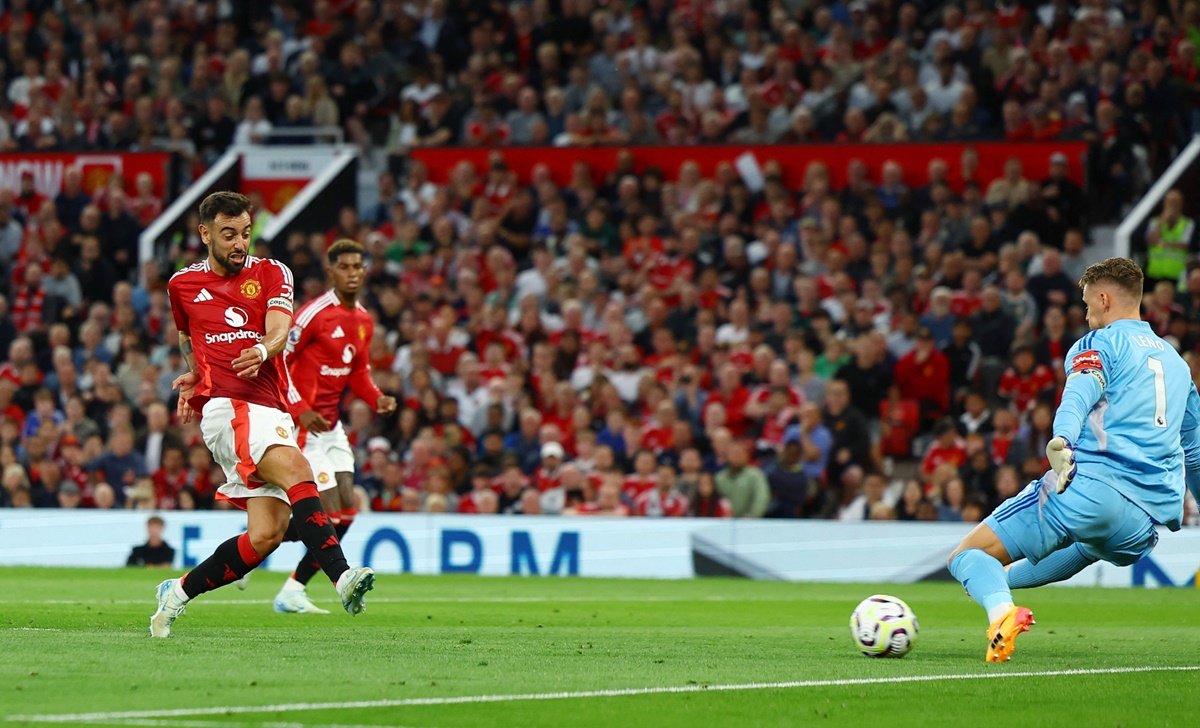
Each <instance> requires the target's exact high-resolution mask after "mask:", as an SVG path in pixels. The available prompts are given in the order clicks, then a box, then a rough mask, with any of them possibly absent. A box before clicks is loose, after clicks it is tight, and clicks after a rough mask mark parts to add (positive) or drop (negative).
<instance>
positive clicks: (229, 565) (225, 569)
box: [179, 533, 263, 599]
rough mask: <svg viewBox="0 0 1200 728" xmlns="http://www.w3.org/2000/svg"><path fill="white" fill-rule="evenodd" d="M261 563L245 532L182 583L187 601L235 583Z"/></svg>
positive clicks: (261, 560) (224, 545) (203, 563)
mask: <svg viewBox="0 0 1200 728" xmlns="http://www.w3.org/2000/svg"><path fill="white" fill-rule="evenodd" d="M262 562H263V557H262V556H260V555H259V554H258V552H257V551H255V550H254V546H253V545H251V543H250V535H249V534H246V533H243V534H242V535H241V536H234V537H233V538H231V539H229V540H228V541H225V542H224V543H222V544H221V545H220V546H218V547H217V550H216V551H213V553H212V556H209V557H208V558H207V559H205V560H204V561H202V562H201V563H200V565H199V566H197V567H196V568H194V569H192V570H191V571H189V572H188V573H187V574H185V575H184V576H183V578H182V579H180V580H179V581H180V584H182V587H181V588H182V591H183V593H184V594H185V595H186V596H187V598H188V599H195V598H196V597H198V596H200V595H201V594H203V593H204V592H210V591H212V590H213V589H218V588H220V587H223V586H225V585H226V584H232V583H233V582H235V581H237V580H238V579H241V578H242V577H243V576H245V575H246V574H249V573H250V572H251V571H252V570H253V569H254V567H256V566H258V565H259V564H261V563H262Z"/></svg>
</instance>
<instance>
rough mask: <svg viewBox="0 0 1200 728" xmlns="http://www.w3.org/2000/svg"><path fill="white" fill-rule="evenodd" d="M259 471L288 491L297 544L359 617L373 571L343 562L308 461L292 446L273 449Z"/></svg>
mask: <svg viewBox="0 0 1200 728" xmlns="http://www.w3.org/2000/svg"><path fill="white" fill-rule="evenodd" d="M258 472H259V474H260V475H262V476H263V477H264V478H265V479H266V480H267V481H268V482H271V483H276V484H278V485H279V486H280V487H282V488H284V489H285V490H286V491H287V496H288V500H290V501H291V504H292V523H293V524H294V525H295V527H296V531H297V533H298V534H299V536H300V541H301V542H302V543H303V544H304V545H305V546H307V547H308V550H309V553H311V554H312V555H313V556H314V557H315V558H316V561H317V563H318V564H320V566H321V570H322V571H324V572H325V575H326V576H328V577H329V579H330V581H332V582H333V583H334V586H335V588H336V589H337V593H338V596H339V597H341V599H342V607H343V608H345V610H346V611H347V612H349V613H350V614H360V613H361V612H362V611H363V609H364V605H365V603H366V597H367V592H369V591H370V590H371V589H374V588H375V572H374V571H372V570H371V569H370V568H368V567H365V566H360V567H358V568H354V569H351V568H350V566H349V565H348V564H347V563H346V556H345V554H343V553H342V545H341V542H340V541H339V540H338V537H337V532H336V531H335V530H334V528H333V520H332V519H331V518H330V517H329V514H328V513H326V512H325V508H324V507H323V506H322V505H321V498H320V496H319V495H318V493H317V484H316V483H315V482H313V480H312V469H311V468H310V467H309V466H308V461H307V460H305V459H304V456H303V455H302V454H300V451H299V450H297V449H296V448H294V447H273V448H271V449H269V450H267V452H266V453H265V454H264V455H263V457H262V459H261V460H260V461H259V462H258ZM284 484H287V485H284ZM284 531H286V524H285V528H283V529H281V530H280V537H281V538H282V535H283V533H284Z"/></svg>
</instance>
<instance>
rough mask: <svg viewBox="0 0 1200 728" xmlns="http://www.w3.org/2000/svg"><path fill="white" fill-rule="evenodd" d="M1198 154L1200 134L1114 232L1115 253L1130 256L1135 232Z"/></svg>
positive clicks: (1125, 256)
mask: <svg viewBox="0 0 1200 728" xmlns="http://www.w3.org/2000/svg"><path fill="white" fill-rule="evenodd" d="M1198 156H1200V134H1197V135H1196V136H1193V137H1192V141H1191V142H1189V143H1188V145H1187V146H1186V147H1184V148H1183V150H1182V151H1180V152H1179V156H1177V157H1175V161H1174V162H1171V166H1170V167H1167V171H1165V172H1163V175H1162V176H1161V177H1159V178H1158V180H1157V181H1155V183H1154V184H1153V185H1151V186H1150V189H1148V190H1146V194H1144V195H1142V199H1141V200H1139V201H1138V203H1137V204H1136V205H1134V207H1133V209H1132V210H1130V211H1129V214H1128V215H1126V216H1125V219H1124V220H1122V221H1121V224H1120V225H1118V226H1117V231H1116V233H1114V234H1113V254H1114V255H1116V256H1117V257H1120V258H1128V257H1130V255H1129V253H1130V252H1131V249H1132V245H1131V243H1130V241H1131V240H1132V238H1133V233H1134V232H1135V231H1136V230H1137V229H1138V227H1139V226H1140V225H1142V224H1143V223H1144V222H1145V220H1146V218H1147V217H1148V216H1149V215H1150V213H1151V212H1153V211H1154V208H1155V206H1156V205H1158V203H1159V202H1160V201H1161V200H1162V198H1164V197H1166V195H1167V193H1168V192H1170V191H1171V186H1172V185H1174V184H1175V182H1176V181H1177V180H1178V179H1179V178H1180V177H1182V176H1183V173H1184V172H1186V171H1187V168H1188V167H1190V166H1191V165H1192V162H1194V161H1196V157H1198Z"/></svg>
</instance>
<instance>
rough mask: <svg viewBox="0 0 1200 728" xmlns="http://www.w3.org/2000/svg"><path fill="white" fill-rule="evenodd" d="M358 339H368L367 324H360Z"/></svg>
mask: <svg viewBox="0 0 1200 728" xmlns="http://www.w3.org/2000/svg"><path fill="white" fill-rule="evenodd" d="M358 340H359V341H366V340H367V327H366V326H362V325H361V324H360V325H359V327H358Z"/></svg>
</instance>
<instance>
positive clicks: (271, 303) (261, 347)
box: [233, 260, 294, 379]
mask: <svg viewBox="0 0 1200 728" xmlns="http://www.w3.org/2000/svg"><path fill="white" fill-rule="evenodd" d="M262 265H263V271H264V275H263V279H264V286H265V288H266V293H267V316H266V323H265V330H264V333H263V336H262V338H261V339H259V340H258V343H257V344H255V345H254V346H251V347H250V348H249V349H242V353H241V354H240V355H239V356H238V358H237V359H234V360H233V368H234V370H235V371H237V373H238V376H239V377H244V378H246V379H253V378H254V377H256V376H258V370H259V369H260V368H261V367H262V365H263V364H264V363H265V362H266V361H267V360H268V359H270V358H271V357H273V356H276V355H278V354H279V353H280V352H282V351H283V348H284V347H285V346H287V338H288V332H289V331H291V328H292V305H293V304H292V300H293V295H294V293H293V288H292V271H291V270H290V269H289V268H288V267H287V266H286V265H284V264H283V263H280V262H279V261H277V260H265V261H263V263H262Z"/></svg>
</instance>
